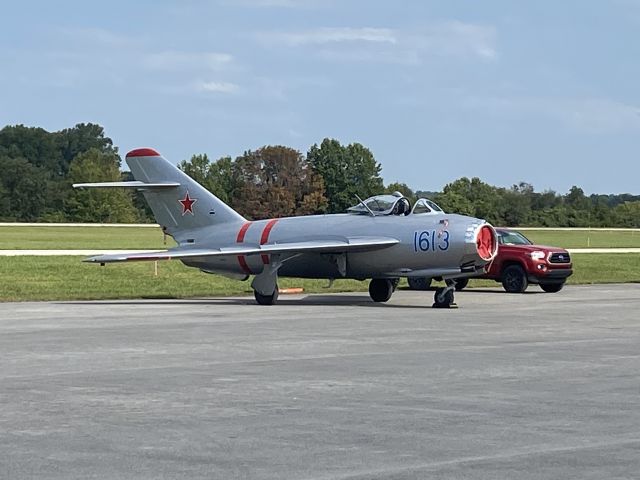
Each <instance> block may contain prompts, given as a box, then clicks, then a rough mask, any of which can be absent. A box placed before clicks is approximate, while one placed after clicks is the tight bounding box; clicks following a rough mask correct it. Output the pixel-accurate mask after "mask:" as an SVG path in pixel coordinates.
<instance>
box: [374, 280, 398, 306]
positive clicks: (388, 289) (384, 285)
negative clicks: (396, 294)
mask: <svg viewBox="0 0 640 480" xmlns="http://www.w3.org/2000/svg"><path fill="white" fill-rule="evenodd" d="M393 290H394V288H393V282H392V281H391V280H387V279H385V278H374V279H372V280H371V282H370V283H369V295H370V296H371V300H373V301H374V302H386V301H387V300H389V299H390V298H391V294H392V293H393Z"/></svg>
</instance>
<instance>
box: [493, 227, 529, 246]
mask: <svg viewBox="0 0 640 480" xmlns="http://www.w3.org/2000/svg"><path fill="white" fill-rule="evenodd" d="M498 243H500V244H501V245H533V244H532V243H531V241H530V240H529V239H528V238H527V237H525V236H524V235H522V234H521V233H520V232H513V231H506V230H499V231H498Z"/></svg>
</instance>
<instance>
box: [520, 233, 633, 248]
mask: <svg viewBox="0 0 640 480" xmlns="http://www.w3.org/2000/svg"><path fill="white" fill-rule="evenodd" d="M522 233H523V234H524V235H525V237H527V238H528V239H529V240H531V241H532V242H534V243H537V244H539V245H553V246H555V247H563V248H624V247H626V248H640V232H635V231H631V232H627V231H622V232H621V231H609V230H590V231H582V230H577V231H576V230H562V231H558V230H555V231H551V230H527V231H525V232H522Z"/></svg>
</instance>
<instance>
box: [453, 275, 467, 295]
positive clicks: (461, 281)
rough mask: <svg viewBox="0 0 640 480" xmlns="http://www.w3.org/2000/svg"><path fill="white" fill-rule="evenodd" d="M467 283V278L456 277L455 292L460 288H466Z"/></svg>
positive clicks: (459, 290) (460, 289)
mask: <svg viewBox="0 0 640 480" xmlns="http://www.w3.org/2000/svg"><path fill="white" fill-rule="evenodd" d="M467 285H469V279H468V278H458V279H456V292H461V291H462V290H464V289H465V288H466V286H467Z"/></svg>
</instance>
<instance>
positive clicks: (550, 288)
mask: <svg viewBox="0 0 640 480" xmlns="http://www.w3.org/2000/svg"><path fill="white" fill-rule="evenodd" d="M562 287H564V283H541V284H540V288H541V289H542V290H544V291H545V292H547V293H557V292H559V291H560V290H562Z"/></svg>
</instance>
